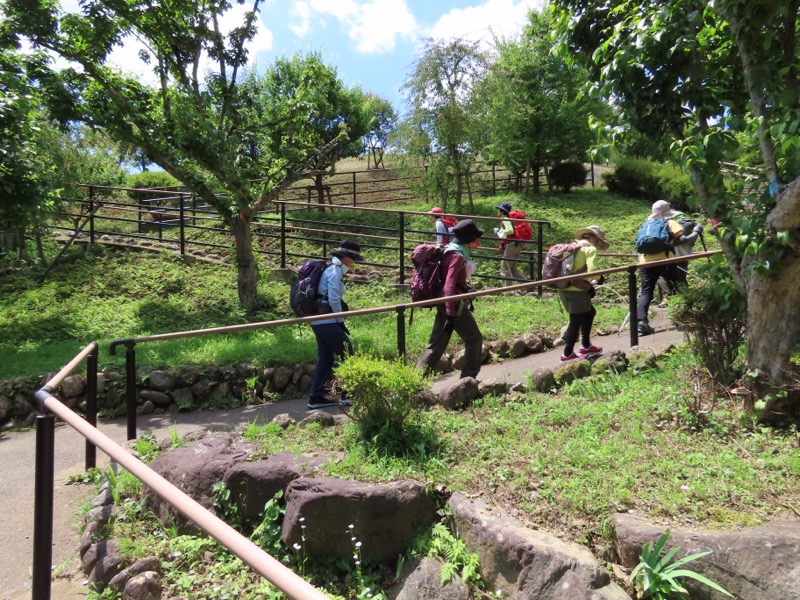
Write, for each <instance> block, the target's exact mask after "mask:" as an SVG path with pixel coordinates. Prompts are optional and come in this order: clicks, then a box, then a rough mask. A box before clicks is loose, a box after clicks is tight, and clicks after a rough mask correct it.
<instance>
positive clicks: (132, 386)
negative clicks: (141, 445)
mask: <svg viewBox="0 0 800 600" xmlns="http://www.w3.org/2000/svg"><path fill="white" fill-rule="evenodd" d="M125 412H126V419H127V423H128V438H127V439H129V440H135V439H136V345H135V344H134V343H133V342H130V343H128V345H127V346H126V347H125Z"/></svg>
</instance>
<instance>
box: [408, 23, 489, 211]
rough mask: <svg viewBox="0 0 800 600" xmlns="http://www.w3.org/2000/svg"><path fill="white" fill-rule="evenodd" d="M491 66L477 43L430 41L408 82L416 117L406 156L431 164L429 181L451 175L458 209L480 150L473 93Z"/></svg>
mask: <svg viewBox="0 0 800 600" xmlns="http://www.w3.org/2000/svg"><path fill="white" fill-rule="evenodd" d="M487 66H488V61H487V57H486V56H485V54H484V53H483V52H481V51H480V49H479V47H478V43H477V42H468V41H466V40H462V39H456V40H452V41H449V42H440V41H434V40H428V41H427V43H426V45H425V49H424V51H423V52H422V55H421V56H420V58H419V59H417V61H416V63H415V64H414V71H413V73H412V74H411V75H410V77H409V78H408V80H407V81H406V82H405V83H404V84H403V90H404V91H405V93H406V101H407V102H408V104H409V105H410V107H411V113H410V115H409V116H408V118H407V122H406V123H405V125H404V127H403V128H402V131H403V133H404V135H403V136H402V137H401V142H400V143H401V144H402V145H403V147H404V149H405V151H406V152H407V153H411V154H412V155H413V156H415V157H417V158H418V159H419V160H421V161H422V162H425V163H427V166H428V169H427V172H426V177H428V178H434V179H438V180H439V181H442V180H444V179H449V177H450V176H452V178H453V180H454V181H455V191H454V193H455V201H456V210H458V211H460V210H461V199H462V194H463V189H464V176H465V175H466V174H468V173H469V170H470V169H471V167H472V166H473V164H474V162H475V158H476V157H477V155H478V152H479V150H480V148H479V147H477V144H476V143H475V140H476V139H478V132H480V130H481V124H480V121H479V118H478V117H479V113H478V112H477V107H476V104H475V95H474V94H473V89H474V87H475V85H476V84H477V83H478V82H479V81H480V80H481V79H482V78H483V77H484V75H485V72H486V69H487ZM445 189H447V188H445ZM443 192H444V193H443V196H444V197H445V198H446V193H447V192H446V191H444V190H443ZM470 208H472V199H471V198H470Z"/></svg>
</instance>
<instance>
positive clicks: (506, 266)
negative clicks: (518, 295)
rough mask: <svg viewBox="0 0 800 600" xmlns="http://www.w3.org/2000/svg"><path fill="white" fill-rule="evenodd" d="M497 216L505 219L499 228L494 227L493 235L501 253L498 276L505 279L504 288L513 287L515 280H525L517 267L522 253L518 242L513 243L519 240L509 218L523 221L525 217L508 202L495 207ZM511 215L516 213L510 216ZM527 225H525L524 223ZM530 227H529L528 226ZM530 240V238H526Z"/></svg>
mask: <svg viewBox="0 0 800 600" xmlns="http://www.w3.org/2000/svg"><path fill="white" fill-rule="evenodd" d="M495 208H496V209H497V216H499V217H505V218H504V219H503V221H501V223H500V227H495V229H494V233H495V235H496V236H497V237H498V238H500V250H502V251H503V262H502V264H501V265H500V274H501V275H502V276H503V277H504V278H505V279H504V280H503V285H504V286H509V285H515V281H514V280H515V279H517V280H520V279H521V280H525V279H526V277H525V276H524V275H523V274H522V272H521V271H520V270H519V267H518V266H517V264H518V262H517V261H518V260H519V256H520V254H521V253H522V246H523V244H520V243H519V242H517V241H515V240H517V239H520V237H519V236H518V235H517V231H516V230H515V227H514V222H513V221H512V220H511V218H516V219H524V218H525V215H524V214H523V213H521V212H519V211H514V210H512V208H511V204H510V203H508V202H501V203H500V204H498V205H497V206H495ZM511 213H518V215H521V216H518V215H517V214H515V215H512V214H511ZM526 225H527V223H526ZM528 227H530V225H528ZM528 239H530V237H528Z"/></svg>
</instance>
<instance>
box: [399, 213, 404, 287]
mask: <svg viewBox="0 0 800 600" xmlns="http://www.w3.org/2000/svg"><path fill="white" fill-rule="evenodd" d="M399 216H400V261H399V263H400V278H399V279H398V280H397V281H398V283H403V282H404V281H405V280H406V264H405V262H406V214H405V213H402V212H401V213H400V215H399Z"/></svg>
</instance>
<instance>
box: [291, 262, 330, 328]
mask: <svg viewBox="0 0 800 600" xmlns="http://www.w3.org/2000/svg"><path fill="white" fill-rule="evenodd" d="M328 265H330V263H329V262H327V261H324V260H307V261H306V262H304V263H303V265H302V266H301V267H300V270H299V271H297V280H296V281H294V282H292V285H291V287H290V288H289V305H290V306H291V307H292V310H293V311H294V314H295V315H297V316H298V317H309V316H311V315H319V314H322V311H321V310H320V306H319V303H318V302H317V300H318V298H317V289H318V288H319V280H320V279H321V278H322V272H323V271H324V270H325V269H326V268H327V267H328ZM327 312H330V309H328V311H327Z"/></svg>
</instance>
